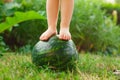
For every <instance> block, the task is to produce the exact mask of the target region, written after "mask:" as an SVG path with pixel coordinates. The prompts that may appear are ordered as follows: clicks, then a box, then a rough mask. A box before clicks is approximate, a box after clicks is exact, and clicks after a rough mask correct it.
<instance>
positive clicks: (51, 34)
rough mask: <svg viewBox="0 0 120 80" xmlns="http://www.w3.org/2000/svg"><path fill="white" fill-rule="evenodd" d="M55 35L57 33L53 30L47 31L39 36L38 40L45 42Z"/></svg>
mask: <svg viewBox="0 0 120 80" xmlns="http://www.w3.org/2000/svg"><path fill="white" fill-rule="evenodd" d="M55 34H57V31H56V30H54V29H47V30H46V31H45V32H44V33H43V34H42V35H41V36H40V40H42V41H45V40H48V39H49V38H50V37H51V36H53V35H55Z"/></svg>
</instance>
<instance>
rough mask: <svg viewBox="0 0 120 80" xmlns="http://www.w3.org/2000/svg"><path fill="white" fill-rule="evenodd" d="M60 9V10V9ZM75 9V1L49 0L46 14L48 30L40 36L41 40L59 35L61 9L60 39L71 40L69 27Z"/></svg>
mask: <svg viewBox="0 0 120 80" xmlns="http://www.w3.org/2000/svg"><path fill="white" fill-rule="evenodd" d="M59 7H60V8H59ZM73 8H74V0H47V3H46V12H47V21H48V29H47V30H46V31H45V32H44V33H43V34H42V35H41V36H40V40H48V39H49V38H50V37H51V36H53V35H55V34H57V29H56V26H57V20H58V12H59V9H60V11H61V23H60V32H59V35H58V36H59V39H62V40H70V39H71V34H70V32H69V26H70V22H71V18H72V13H73Z"/></svg>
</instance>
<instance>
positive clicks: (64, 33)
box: [59, 28, 71, 40]
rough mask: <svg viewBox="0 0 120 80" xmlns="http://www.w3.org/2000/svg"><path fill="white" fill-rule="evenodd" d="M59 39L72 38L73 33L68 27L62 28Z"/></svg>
mask: <svg viewBox="0 0 120 80" xmlns="http://www.w3.org/2000/svg"><path fill="white" fill-rule="evenodd" d="M59 39H61V40H70V39H71V34H70V32H69V29H68V28H63V29H60V34H59Z"/></svg>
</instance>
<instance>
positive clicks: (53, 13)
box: [40, 0, 59, 40]
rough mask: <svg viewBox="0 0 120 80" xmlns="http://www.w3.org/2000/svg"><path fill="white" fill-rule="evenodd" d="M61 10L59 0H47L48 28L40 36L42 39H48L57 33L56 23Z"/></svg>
mask: <svg viewBox="0 0 120 80" xmlns="http://www.w3.org/2000/svg"><path fill="white" fill-rule="evenodd" d="M58 10H59V0H47V3H46V12H47V20H48V29H47V30H46V31H45V32H44V33H43V34H42V35H41V36H40V40H48V39H49V38H50V37H51V36H52V35H55V34H57V30H56V25H57V18H58Z"/></svg>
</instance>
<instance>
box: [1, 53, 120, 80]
mask: <svg viewBox="0 0 120 80" xmlns="http://www.w3.org/2000/svg"><path fill="white" fill-rule="evenodd" d="M115 69H117V70H120V57H118V56H106V55H95V54H90V53H87V54H80V58H79V63H78V64H77V70H76V71H72V72H70V71H67V72H64V71H61V72H60V71H59V72H58V71H57V72H56V71H52V70H50V69H48V68H45V69H42V68H41V69H38V68H36V66H34V64H32V62H31V56H30V55H29V54H27V55H23V54H15V53H5V54H4V56H1V57H0V80H118V78H119V76H116V75H114V74H113V70H115Z"/></svg>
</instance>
